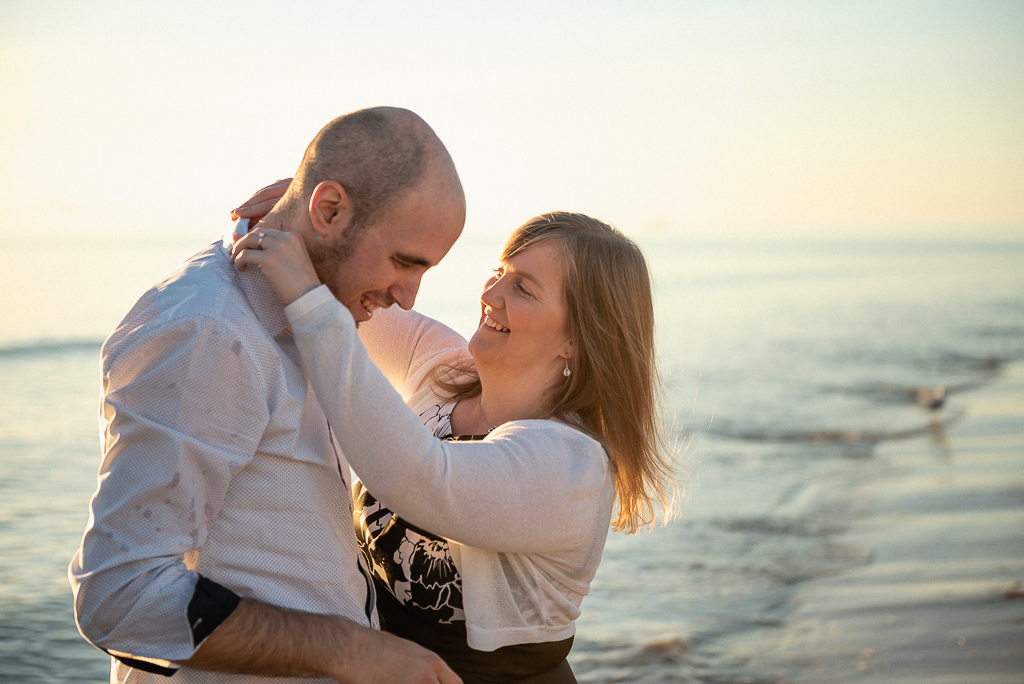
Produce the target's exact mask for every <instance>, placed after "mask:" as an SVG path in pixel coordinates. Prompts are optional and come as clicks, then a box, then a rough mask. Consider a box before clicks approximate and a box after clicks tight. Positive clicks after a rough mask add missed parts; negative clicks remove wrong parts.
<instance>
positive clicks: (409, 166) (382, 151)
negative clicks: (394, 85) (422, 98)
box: [282, 107, 465, 227]
mask: <svg viewBox="0 0 1024 684" xmlns="http://www.w3.org/2000/svg"><path fill="white" fill-rule="evenodd" d="M437 174H440V175H441V176H443V177H444V180H445V181H446V182H445V183H444V186H445V187H446V188H449V189H451V190H452V191H453V192H455V193H457V194H458V196H459V197H461V195H462V186H461V184H460V183H459V181H458V175H457V174H456V172H455V166H454V164H453V162H452V160H451V157H450V156H449V154H448V151H447V150H446V149H445V147H444V145H443V144H442V143H441V141H440V139H438V137H437V135H436V134H435V133H434V131H433V130H432V129H431V128H430V126H428V125H427V123H426V122H425V121H423V119H421V118H420V117H419V116H417V115H416V114H414V113H413V112H410V111H409V110H407V109H398V108H395V107H374V108H372V109H361V110H359V111H356V112H352V113H350V114H345V115H344V116H340V117H338V118H337V119H335V120H334V121H332V122H330V123H329V124H327V125H326V126H324V127H323V129H322V130H321V131H320V132H319V133H318V134H317V136H316V138H314V139H313V142H311V143H310V144H309V147H308V148H306V154H305V155H304V156H303V158H302V163H301V164H300V165H299V169H298V171H297V172H296V173H295V180H294V181H293V183H292V185H291V187H290V188H289V191H288V194H287V195H286V196H285V198H284V200H283V202H282V204H283V205H284V206H287V207H289V208H291V207H294V208H296V209H299V208H300V207H301V208H305V206H306V205H307V204H308V202H309V198H310V196H311V195H312V193H313V190H314V188H316V186H317V185H318V184H319V183H321V182H323V181H336V182H338V183H340V184H341V185H342V186H343V187H344V188H345V190H346V192H348V195H349V198H350V199H351V202H352V223H353V226H354V227H364V226H366V225H369V224H372V223H373V222H374V221H375V220H376V219H377V218H378V217H379V216H380V215H381V214H383V213H385V212H386V211H387V210H388V209H390V208H391V207H393V206H394V204H395V203H396V202H397V201H398V200H400V199H402V198H403V197H404V196H405V195H406V194H407V193H408V192H409V191H410V190H412V189H414V188H416V187H418V186H419V185H420V184H421V183H422V182H423V181H424V180H425V179H426V178H427V176H428V175H437ZM462 201H463V202H464V201H465V200H464V198H463V199H462ZM299 210H301V209H299Z"/></svg>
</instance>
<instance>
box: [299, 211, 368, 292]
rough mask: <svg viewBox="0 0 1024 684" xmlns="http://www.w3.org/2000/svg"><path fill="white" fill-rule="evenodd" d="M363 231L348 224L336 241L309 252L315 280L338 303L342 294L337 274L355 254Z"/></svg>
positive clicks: (361, 228) (362, 227) (363, 227)
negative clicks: (325, 287) (322, 285)
mask: <svg viewBox="0 0 1024 684" xmlns="http://www.w3.org/2000/svg"><path fill="white" fill-rule="evenodd" d="M364 230H365V226H356V225H353V224H351V223H350V224H349V225H348V226H347V227H346V228H345V231H344V232H343V233H342V235H341V237H339V238H338V239H337V240H334V241H333V242H330V243H327V244H325V245H321V246H320V247H319V248H318V249H316V250H310V251H309V260H310V261H312V262H313V270H314V271H316V276H317V278H319V279H320V282H321V283H323V284H324V285H326V286H327V289H328V290H330V291H331V294H333V295H334V297H335V299H338V300H339V301H341V298H342V295H343V293H342V292H341V291H340V290H341V287H340V286H339V284H338V282H337V280H338V274H339V273H340V272H341V271H342V270H343V269H344V268H345V266H346V264H347V263H348V262H349V261H351V259H352V254H353V253H354V252H355V249H356V245H357V244H359V239H360V238H361V237H362V234H363V231H364Z"/></svg>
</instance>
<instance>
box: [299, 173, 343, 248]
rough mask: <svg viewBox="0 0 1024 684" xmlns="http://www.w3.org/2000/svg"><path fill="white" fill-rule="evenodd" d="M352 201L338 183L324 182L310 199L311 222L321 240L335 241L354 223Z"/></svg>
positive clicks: (314, 189) (317, 187)
mask: <svg viewBox="0 0 1024 684" xmlns="http://www.w3.org/2000/svg"><path fill="white" fill-rule="evenodd" d="M352 215H353V211H352V200H351V198H349V196H348V192H346V191H345V188H344V186H342V184H341V183H339V182H337V181H324V182H322V183H320V184H319V185H317V186H316V187H315V188H313V194H312V195H310V197H309V220H310V222H311V223H312V224H313V230H314V231H316V234H317V235H319V236H320V237H321V238H325V239H327V240H334V239H337V238H338V237H340V236H341V234H342V233H344V232H345V229H346V228H348V226H349V224H350V223H351V222H352Z"/></svg>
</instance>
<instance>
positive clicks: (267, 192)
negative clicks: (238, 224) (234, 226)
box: [231, 178, 292, 228]
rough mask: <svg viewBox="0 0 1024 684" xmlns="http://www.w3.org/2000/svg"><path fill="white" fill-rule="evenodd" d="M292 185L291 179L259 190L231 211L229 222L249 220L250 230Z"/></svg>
mask: <svg viewBox="0 0 1024 684" xmlns="http://www.w3.org/2000/svg"><path fill="white" fill-rule="evenodd" d="M291 184H292V179H291V178H285V179H283V180H279V181H277V182H276V183H271V184H270V185H268V186H267V187H265V188H260V189H259V190H257V191H256V194H255V195H253V196H252V197H250V198H249V199H247V200H246V201H245V202H244V203H243V204H242V206H240V207H236V208H234V209H232V210H231V220H232V221H234V220H237V219H240V218H247V219H249V227H250V228H252V227H253V226H255V225H256V224H257V223H259V222H260V219H261V218H263V217H264V216H266V215H267V214H269V213H270V210H271V209H273V208H274V206H275V205H276V204H277V200H279V199H281V198H282V197H284V193H285V191H287V190H288V186H289V185H291Z"/></svg>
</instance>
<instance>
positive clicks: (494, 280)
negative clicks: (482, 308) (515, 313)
mask: <svg viewBox="0 0 1024 684" xmlns="http://www.w3.org/2000/svg"><path fill="white" fill-rule="evenodd" d="M480 301H482V302H483V303H484V304H486V305H487V306H490V307H494V308H501V306H503V305H504V298H503V297H502V295H501V279H500V278H498V277H497V276H491V277H490V278H488V279H487V282H486V283H484V291H483V293H481V295H480Z"/></svg>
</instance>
